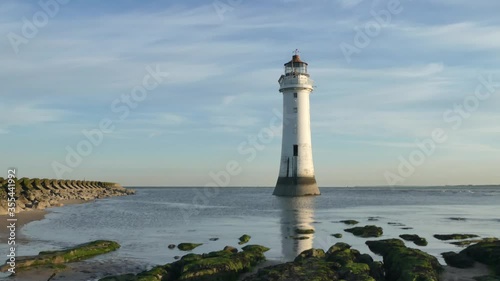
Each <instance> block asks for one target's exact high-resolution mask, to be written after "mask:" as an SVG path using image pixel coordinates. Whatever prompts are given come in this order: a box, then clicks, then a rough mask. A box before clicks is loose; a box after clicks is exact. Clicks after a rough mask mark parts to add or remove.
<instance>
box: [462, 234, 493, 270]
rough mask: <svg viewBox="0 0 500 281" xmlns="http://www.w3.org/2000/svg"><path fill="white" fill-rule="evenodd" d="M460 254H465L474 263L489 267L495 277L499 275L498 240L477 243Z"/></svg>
mask: <svg viewBox="0 0 500 281" xmlns="http://www.w3.org/2000/svg"><path fill="white" fill-rule="evenodd" d="M460 254H465V255H467V256H469V257H471V258H472V259H474V260H475V261H478V262H481V263H484V264H487V265H489V266H490V267H491V269H493V271H494V272H495V273H496V274H497V275H500V241H499V240H497V241H490V242H487V241H485V242H479V243H477V244H474V245H471V246H469V247H467V248H466V249H464V250H462V251H461V252H460Z"/></svg>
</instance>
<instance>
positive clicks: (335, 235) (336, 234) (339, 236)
mask: <svg viewBox="0 0 500 281" xmlns="http://www.w3.org/2000/svg"><path fill="white" fill-rule="evenodd" d="M331 236H333V237H335V238H342V233H335V234H331Z"/></svg>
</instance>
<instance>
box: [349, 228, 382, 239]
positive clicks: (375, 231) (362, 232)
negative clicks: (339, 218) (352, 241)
mask: <svg viewBox="0 0 500 281" xmlns="http://www.w3.org/2000/svg"><path fill="white" fill-rule="evenodd" d="M344 231H346V232H350V233H352V234H354V235H355V236H360V237H364V238H368V237H379V236H381V235H382V234H383V233H384V232H383V230H382V228H381V227H378V226H375V225H366V226H357V227H353V228H347V229H344Z"/></svg>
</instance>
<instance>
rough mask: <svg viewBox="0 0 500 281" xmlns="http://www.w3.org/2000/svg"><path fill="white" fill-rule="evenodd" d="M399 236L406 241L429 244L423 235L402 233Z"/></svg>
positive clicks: (422, 244)
mask: <svg viewBox="0 0 500 281" xmlns="http://www.w3.org/2000/svg"><path fill="white" fill-rule="evenodd" d="M399 237H401V238H403V239H404V240H406V241H411V242H413V243H415V245H418V246H427V240H426V239H425V238H423V237H420V236H418V235H417V234H401V235H399Z"/></svg>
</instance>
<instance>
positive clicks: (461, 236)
mask: <svg viewBox="0 0 500 281" xmlns="http://www.w3.org/2000/svg"><path fill="white" fill-rule="evenodd" d="M476 237H479V236H478V235H476V234H456V233H455V234H434V238H436V239H439V240H443V241H447V240H464V239H469V238H476Z"/></svg>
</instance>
